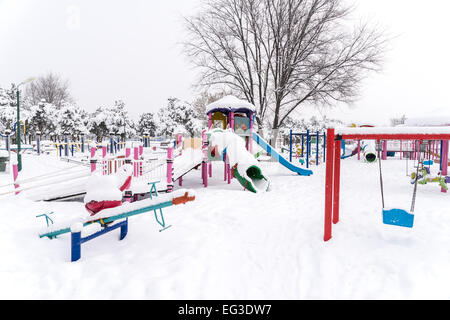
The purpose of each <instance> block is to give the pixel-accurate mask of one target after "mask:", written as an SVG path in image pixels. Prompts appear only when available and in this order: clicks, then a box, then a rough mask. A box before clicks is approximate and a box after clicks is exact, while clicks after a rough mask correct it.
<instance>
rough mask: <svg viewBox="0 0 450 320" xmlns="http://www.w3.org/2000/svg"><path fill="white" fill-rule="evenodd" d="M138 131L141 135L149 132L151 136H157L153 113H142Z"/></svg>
mask: <svg viewBox="0 0 450 320" xmlns="http://www.w3.org/2000/svg"><path fill="white" fill-rule="evenodd" d="M137 132H138V134H140V135H143V134H144V133H148V134H149V135H150V136H152V137H154V136H156V121H155V117H154V115H153V113H151V112H146V113H143V114H141V116H140V117H139V122H138V125H137Z"/></svg>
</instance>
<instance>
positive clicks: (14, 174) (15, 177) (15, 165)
mask: <svg viewBox="0 0 450 320" xmlns="http://www.w3.org/2000/svg"><path fill="white" fill-rule="evenodd" d="M12 167H13V179H14V182H16V181H17V178H18V177H19V169H18V168H19V167H18V165H17V163H14V164H13V166H12ZM18 188H20V185H19V184H16V183H14V189H18ZM19 193H20V191H19V192H16V193H15V194H16V195H18V194H19Z"/></svg>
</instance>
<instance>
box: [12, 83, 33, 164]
mask: <svg viewBox="0 0 450 320" xmlns="http://www.w3.org/2000/svg"><path fill="white" fill-rule="evenodd" d="M35 79H36V78H29V79H27V80H25V81H23V82H21V83H19V85H18V86H17V87H16V89H17V127H16V130H17V169H18V170H19V171H21V170H22V155H21V154H20V91H19V87H20V86H21V85H24V84H27V83H29V82H31V81H34V80H35Z"/></svg>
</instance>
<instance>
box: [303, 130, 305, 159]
mask: <svg viewBox="0 0 450 320" xmlns="http://www.w3.org/2000/svg"><path fill="white" fill-rule="evenodd" d="M304 149H305V138H304V136H303V135H302V158H303V155H304V152H303V150H304Z"/></svg>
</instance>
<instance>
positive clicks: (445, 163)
mask: <svg viewBox="0 0 450 320" xmlns="http://www.w3.org/2000/svg"><path fill="white" fill-rule="evenodd" d="M449 143H450V142H449V141H448V140H447V141H444V143H443V144H442V159H441V161H442V175H443V176H446V175H447V174H448V148H449ZM441 191H442V192H443V193H447V190H445V189H444V188H441Z"/></svg>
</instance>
